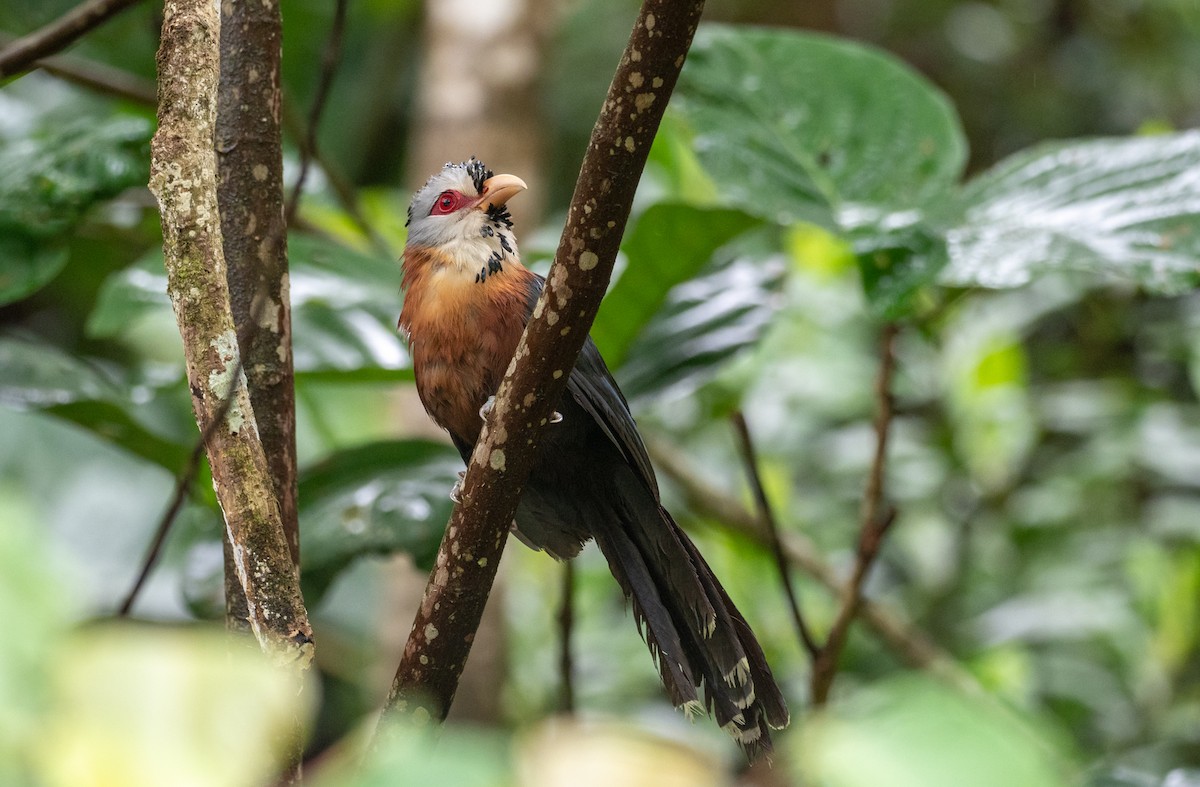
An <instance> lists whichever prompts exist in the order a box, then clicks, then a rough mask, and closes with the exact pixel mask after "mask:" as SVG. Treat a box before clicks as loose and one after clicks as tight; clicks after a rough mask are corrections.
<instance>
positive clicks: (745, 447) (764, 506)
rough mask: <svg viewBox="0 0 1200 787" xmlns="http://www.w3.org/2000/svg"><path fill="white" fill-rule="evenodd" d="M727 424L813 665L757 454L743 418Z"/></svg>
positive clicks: (814, 648)
mask: <svg viewBox="0 0 1200 787" xmlns="http://www.w3.org/2000/svg"><path fill="white" fill-rule="evenodd" d="M730 420H731V421H733V428H734V431H736V432H737V435H738V443H739V446H740V448H741V451H742V462H743V464H745V466H746V475H747V476H748V478H749V480H750V487H751V489H752V490H753V491H754V500H755V502H756V503H757V505H758V513H759V517H760V518H761V519H762V522H763V525H764V526H765V527H766V529H767V534H768V537H769V540H770V546H771V553H772V554H773V555H774V557H775V567H776V568H777V569H778V570H779V579H780V581H781V582H782V583H783V590H784V595H785V596H787V600H788V605H789V606H790V607H791V609H792V621H793V622H794V623H795V625H796V633H797V634H798V635H799V636H800V644H801V645H803V646H804V649H805V650H806V651H808V655H809V657H810V658H811V659H812V660H813V661H814V662H815V661H816V659H817V656H818V654H819V653H820V650H821V648H820V646H819V645H818V644H817V641H816V640H815V639H814V638H813V635H812V632H811V631H810V630H809V628H808V624H807V623H806V622H805V620H804V613H803V612H801V611H800V600H799V597H798V594H797V593H796V589H795V587H793V585H792V571H791V567H790V566H789V565H788V559H787V555H785V554H784V553H783V542H782V541H780V539H779V523H778V521H777V520H776V519H775V512H774V510H772V508H771V502H770V501H769V500H767V491H766V489H764V488H763V483H762V477H761V476H760V475H759V472H758V453H757V452H756V451H755V450H754V440H753V438H752V437H751V436H750V427H749V425H748V424H747V423H746V416H745V415H743V414H742V411H741V410H735V411H734V412H733V414H732V415H731V416H730Z"/></svg>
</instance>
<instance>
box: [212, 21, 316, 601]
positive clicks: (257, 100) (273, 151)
mask: <svg viewBox="0 0 1200 787" xmlns="http://www.w3.org/2000/svg"><path fill="white" fill-rule="evenodd" d="M282 28H283V23H282V20H281V18H280V12H279V4H278V2H274V1H272V0H265V1H264V0H255V1H254V2H234V3H223V4H222V6H221V84H220V87H219V91H218V96H217V125H216V148H217V201H218V203H219V205H220V209H221V237H222V239H223V251H224V254H225V260H226V264H227V266H228V271H227V278H228V281H229V297H230V305H231V307H232V310H233V320H234V324H235V325H239V326H246V327H247V328H248V329H249V330H247V331H246V332H245V338H246V341H245V342H242V343H240V345H239V346H240V350H241V352H242V357H243V358H244V359H245V360H244V368H245V373H246V378H247V384H248V385H249V390H250V403H251V405H252V406H253V408H254V419H255V422H256V423H257V424H258V433H259V436H260V438H261V440H262V445H263V450H264V451H265V452H266V455H267V463H268V466H269V467H270V472H271V481H272V486H273V488H274V490H275V499H276V501H277V502H278V503H279V516H280V520H281V522H282V524H283V532H284V533H285V534H286V536H287V542H288V548H289V550H290V551H291V555H292V560H293V562H295V563H296V564H297V565H299V562H300V528H299V524H298V523H299V519H298V515H297V509H296V395H295V389H294V383H293V372H292V337H291V323H292V319H291V311H292V308H291V299H290V298H289V297H288V290H287V278H288V258H287V227H286V225H285V224H284V221H283V148H282V132H281V131H280V116H279V105H280V95H281V88H280V76H279V69H280V59H281V55H282V50H281V47H280V40H281V37H282ZM239 338H241V337H239ZM227 579H228V578H227Z"/></svg>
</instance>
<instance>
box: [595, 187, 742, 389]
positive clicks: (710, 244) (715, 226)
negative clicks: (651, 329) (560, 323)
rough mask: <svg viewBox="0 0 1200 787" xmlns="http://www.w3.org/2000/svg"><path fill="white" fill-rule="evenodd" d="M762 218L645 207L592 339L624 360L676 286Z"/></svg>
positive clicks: (611, 359)
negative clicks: (631, 346) (626, 262)
mask: <svg viewBox="0 0 1200 787" xmlns="http://www.w3.org/2000/svg"><path fill="white" fill-rule="evenodd" d="M758 223H759V221H758V220H757V219H755V218H753V217H752V216H749V215H747V214H745V213H742V212H741V211H737V210H725V209H718V208H713V209H706V208H695V207H692V206H690V205H679V204H670V203H659V204H657V205H652V206H651V207H650V208H648V209H646V211H645V212H644V213H642V215H641V217H640V218H639V219H638V222H637V225H636V226H635V227H634V228H633V231H632V232H630V233H629V235H628V236H627V237H626V239H625V242H624V243H623V244H622V246H621V250H622V251H623V252H624V253H625V256H626V258H627V260H628V264H627V265H626V266H625V269H624V271H623V272H622V273H621V277H620V278H619V279H617V282H616V284H614V285H613V287H612V289H611V290H609V292H608V295H607V296H606V297H605V299H604V304H603V305H602V306H601V308H600V313H599V314H598V315H596V321H595V323H594V324H593V325H592V332H591V333H592V338H593V339H594V340H595V341H596V345H597V346H598V347H599V348H600V352H601V354H602V355H603V356H604V358H605V360H606V361H607V362H608V363H609V365H610V366H612V367H614V368H616V367H618V366H620V365H621V363H622V362H623V361H624V360H625V356H626V354H627V353H628V351H629V347H630V345H632V344H633V342H634V340H635V339H636V338H637V336H638V334H639V333H641V331H642V329H643V328H644V327H645V326H646V323H647V322H649V321H650V319H651V318H652V317H653V316H654V314H655V313H656V312H657V311H658V310H659V308H661V307H662V305H663V302H664V301H665V300H666V299H667V293H668V292H670V290H671V288H672V287H674V286H675V285H677V284H679V283H681V282H683V281H686V280H687V279H689V278H691V277H692V276H694V275H695V274H696V272H697V271H699V270H700V269H701V268H703V267H704V265H705V264H706V263H708V261H709V259H710V258H711V257H712V255H713V252H715V251H716V250H717V249H718V248H720V247H721V246H724V245H725V244H726V243H728V242H729V241H730V240H732V239H733V238H734V237H736V236H738V235H740V234H742V233H743V232H745V231H747V230H748V229H750V228H751V227H753V226H755V225H756V224H758Z"/></svg>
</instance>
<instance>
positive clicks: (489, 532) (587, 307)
mask: <svg viewBox="0 0 1200 787" xmlns="http://www.w3.org/2000/svg"><path fill="white" fill-rule="evenodd" d="M703 7H704V3H703V2H702V0H644V2H643V4H642V7H641V9H640V11H639V12H638V17H637V22H636V23H635V25H634V29H633V32H632V33H631V34H630V38H629V43H628V44H627V45H626V49H625V52H624V54H623V55H622V58H621V62H620V64H619V65H618V66H617V70H616V74H615V75H614V76H613V81H612V82H611V83H610V87H609V93H608V96H607V100H606V101H605V102H604V104H603V108H602V109H601V111H600V115H599V117H598V118H597V120H596V124H595V126H594V127H593V129H592V136H591V140H590V142H589V144H588V149H587V153H586V154H585V155H584V160H583V164H582V166H581V168H580V172H579V179H578V181H577V182H576V185H575V193H574V195H573V196H572V198H571V206H570V208H569V210H568V214H567V223H566V227H565V228H564V229H563V234H562V238H561V240H560V242H559V246H558V251H557V253H556V254H555V258H554V263H553V264H552V266H551V268H550V274H549V275H548V276H547V278H546V286H545V289H543V290H542V294H541V296H540V298H539V299H538V302H537V305H536V306H535V307H534V310H533V317H532V318H531V319H530V321H529V324H528V325H526V327H525V331H524V333H523V334H522V336H521V340H520V342H519V343H518V345H517V349H516V352H515V354H514V356H513V363H512V364H511V365H510V366H509V368H508V372H507V373H506V374H505V376H504V380H503V381H502V382H501V383H500V387H499V389H498V390H497V392H496V401H495V405H494V406H493V408H492V411H491V413H490V414H489V415H488V418H487V420H486V422H485V423H484V427H483V431H482V432H481V434H480V436H479V440H478V442H477V443H476V444H475V448H474V451H473V452H472V454H471V458H470V461H469V462H468V466H467V474H466V477H465V478H464V480H463V484H462V490H461V495H462V502H461V503H459V504H458V505H456V506H455V507H454V512H453V513H452V514H451V517H450V522H449V523H448V525H447V527H446V535H445V537H444V538H443V539H442V543H441V547H440V548H439V550H438V556H437V560H436V565H435V569H434V571H433V573H432V575H431V576H430V578H429V583H428V584H427V585H426V587H425V595H424V598H423V599H422V601H421V607H420V609H419V610H418V612H417V616H416V620H415V621H414V623H413V628H412V631H411V633H410V634H409V638H408V642H407V643H406V645H405V648H404V656H403V658H402V659H401V662H400V666H399V667H398V668H397V670H396V677H395V680H394V681H393V682H392V690H391V692H390V693H389V695H388V699H387V703H386V705H385V706H384V713H383V717H382V720H383V721H384V722H385V723H387V726H388V727H390V726H391V725H390V722H391V721H393V720H395V719H397V717H407V718H408V719H409V720H411V721H412V722H413V723H431V722H432V723H437V722H440V721H441V720H442V719H444V718H445V715H446V712H447V711H448V710H449V708H450V704H451V702H452V701H453V699H454V694H455V692H456V691H457V689H458V682H459V677H460V676H461V675H462V668H463V665H464V663H465V662H466V659H467V656H468V654H469V653H470V648H471V642H472V641H473V640H474V637H475V631H476V629H477V628H478V626H479V620H480V617H481V615H482V613H483V608H484V605H485V604H486V602H487V599H488V596H489V595H490V592H491V588H492V582H493V581H494V580H495V576H496V569H497V567H498V565H499V561H500V558H501V556H502V555H503V552H504V546H505V543H506V541H507V540H508V531H509V525H510V523H511V522H512V517H513V513H514V512H515V511H516V508H517V504H518V502H519V501H520V497H521V493H522V491H523V490H524V486H525V481H526V480H527V479H528V477H529V473H530V471H531V469H532V468H533V465H534V462H535V460H536V458H537V456H538V437H539V431H540V427H541V426H544V425H545V424H547V423H548V422H549V420H550V417H551V415H552V414H553V411H554V407H555V405H556V404H557V402H558V400H559V397H560V396H562V393H563V391H564V389H565V388H566V383H567V380H568V377H569V373H570V370H571V369H572V368H574V365H575V360H576V358H577V357H578V356H579V351H580V350H581V349H582V347H583V342H584V340H585V339H586V338H587V332H588V329H589V328H590V327H591V324H592V321H593V319H594V318H595V316H596V311H597V309H598V308H599V306H600V300H601V298H602V297H603V295H604V291H605V289H606V288H607V285H608V282H609V279H610V278H611V276H612V268H613V263H614V261H615V260H616V255H617V249H618V247H619V245H620V241H621V236H622V234H623V233H624V231H625V225H626V224H627V222H628V220H629V211H630V207H631V205H632V203H633V196H634V192H635V191H636V190H637V184H638V181H639V180H640V178H641V174H642V170H643V169H644V168H645V164H646V157H647V154H648V153H649V149H650V144H651V142H652V141H653V139H654V135H655V132H656V131H657V130H658V127H659V124H660V123H661V121H662V115H663V112H664V110H665V109H666V105H667V102H668V100H669V99H670V97H671V93H672V91H673V90H674V88H675V83H676V81H677V80H678V78H679V71H680V69H681V68H682V67H683V62H684V59H685V58H686V56H687V52H688V49H689V47H690V46H691V41H692V36H693V35H694V33H695V30H696V26H697V24H698V22H699V18H700V12H701V11H702V10H703ZM635 72H636V73H635ZM643 82H645V83H647V84H653V85H654V93H653V94H652V95H653V96H654V100H653V101H645V102H643V101H638V102H636V103H634V102H632V101H631V100H630V97H629V94H627V93H626V92H625V91H626V89H627V87H628V86H629V85H631V84H642V83H643ZM564 372H565V373H564ZM381 728H382V725H381Z"/></svg>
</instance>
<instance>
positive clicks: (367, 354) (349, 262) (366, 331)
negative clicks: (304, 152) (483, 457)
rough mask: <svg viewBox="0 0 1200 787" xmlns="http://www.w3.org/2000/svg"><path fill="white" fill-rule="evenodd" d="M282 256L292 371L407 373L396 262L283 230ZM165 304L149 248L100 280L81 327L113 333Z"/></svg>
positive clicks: (159, 270) (155, 256) (355, 375)
mask: <svg viewBox="0 0 1200 787" xmlns="http://www.w3.org/2000/svg"><path fill="white" fill-rule="evenodd" d="M288 255H289V284H290V291H291V298H292V341H293V354H294V363H295V367H296V373H297V374H310V375H333V376H336V377H337V378H338V379H368V380H370V379H379V380H395V379H407V378H411V360H410V358H409V356H408V350H407V348H406V347H405V346H404V343H403V341H402V340H401V339H400V335H399V333H398V332H397V331H396V319H397V317H398V316H399V314H400V305H401V303H400V266H399V264H398V263H396V262H395V261H393V260H384V259H380V258H379V257H376V256H372V255H369V254H364V253H361V252H357V251H353V250H350V249H347V248H345V247H343V246H340V245H338V244H336V243H332V242H330V241H327V240H324V239H321V238H314V237H311V236H306V235H299V234H293V235H290V236H289V238H288ZM170 308H171V304H170V301H169V300H168V299H167V279H166V274H165V273H164V270H163V259H162V250H161V249H155V250H154V251H152V252H151V253H149V254H147V255H146V256H145V257H144V258H142V259H141V260H139V261H138V262H137V263H135V264H134V265H132V266H131V267H129V268H127V269H126V270H124V271H121V272H120V273H118V274H116V275H114V276H112V277H111V278H110V279H109V281H107V282H106V283H105V285H104V287H103V289H102V290H101V292H100V297H99V299H98V302H97V305H96V308H95V310H94V311H93V312H92V314H91V316H90V319H89V322H88V330H89V332H90V334H91V335H92V336H95V337H99V338H106V337H112V336H117V335H120V334H121V333H122V332H123V331H124V330H126V329H127V328H128V326H130V325H131V324H132V323H133V322H135V321H138V320H143V319H146V318H147V317H148V316H150V315H151V314H152V313H153V314H158V315H163V314H169V313H170Z"/></svg>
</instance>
